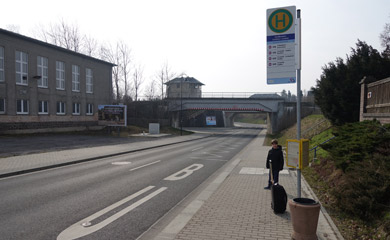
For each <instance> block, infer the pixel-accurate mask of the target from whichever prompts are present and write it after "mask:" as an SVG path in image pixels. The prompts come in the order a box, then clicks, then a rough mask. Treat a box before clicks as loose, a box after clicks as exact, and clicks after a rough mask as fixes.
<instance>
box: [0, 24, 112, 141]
mask: <svg viewBox="0 0 390 240" xmlns="http://www.w3.org/2000/svg"><path fill="white" fill-rule="evenodd" d="M113 66H115V65H114V64H112V63H109V62H105V61H102V60H99V59H96V58H92V57H89V56H86V55H83V54H80V53H76V52H73V51H70V50H67V49H64V48H61V47H58V46H55V45H52V44H48V43H45V42H42V41H39V40H36V39H33V38H30V37H26V36H23V35H20V34H17V33H13V32H10V31H6V30H3V29H0V134H1V133H14V132H18V131H20V130H23V131H24V132H26V130H27V131H28V129H30V130H34V131H53V130H58V129H61V128H69V127H73V128H74V127H78V128H80V127H81V128H85V127H89V126H95V125H97V109H98V105H103V104H111V102H112V101H111V99H112V96H111V95H112V67H113Z"/></svg>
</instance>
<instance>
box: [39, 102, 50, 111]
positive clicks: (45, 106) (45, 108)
mask: <svg viewBox="0 0 390 240" xmlns="http://www.w3.org/2000/svg"><path fill="white" fill-rule="evenodd" d="M48 105H49V104H48V101H39V102H38V113H39V114H48V113H49V110H48Z"/></svg>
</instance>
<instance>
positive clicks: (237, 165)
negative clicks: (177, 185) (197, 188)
mask: <svg viewBox="0 0 390 240" xmlns="http://www.w3.org/2000/svg"><path fill="white" fill-rule="evenodd" d="M264 137H265V130H263V132H262V133H261V134H260V135H258V137H257V138H256V139H255V140H253V141H252V142H251V143H250V144H249V145H248V146H247V148H246V149H244V150H243V151H241V152H240V153H239V154H238V155H237V156H236V157H235V159H233V160H232V161H230V162H229V163H227V165H226V166H225V167H224V169H223V170H222V171H220V173H219V174H218V175H217V176H216V178H214V180H213V181H212V182H211V183H210V184H209V185H208V186H207V187H206V188H205V189H204V190H203V191H202V192H201V193H200V194H199V195H198V196H197V197H195V199H194V200H193V201H192V202H191V203H190V204H188V205H187V206H186V207H185V208H184V209H183V210H182V212H181V213H179V214H178V215H177V216H176V217H175V218H174V219H173V220H172V221H171V222H170V223H169V224H168V225H167V226H166V227H165V228H164V229H163V230H162V231H161V232H160V233H159V234H158V235H157V236H156V237H155V238H154V239H155V240H168V239H171V240H172V239H175V240H191V239H193V240H195V239H196V240H200V239H204V240H209V239H213V240H214V239H221V240H223V239H242V240H244V239H245V240H246V239H248V240H249V239H269V240H271V239H272V240H274V239H291V233H292V224H291V217H290V211H289V208H288V206H287V211H286V212H285V213H284V214H274V213H273V210H272V209H271V191H269V190H264V189H263V187H264V186H266V185H267V183H268V170H267V169H264V167H265V158H266V155H267V153H268V150H269V148H270V147H264V146H263V142H264ZM279 182H280V184H281V185H283V186H284V187H285V189H286V191H287V195H288V198H289V199H292V198H295V197H296V195H297V178H296V171H294V170H288V169H286V168H285V170H283V171H282V172H280V176H279ZM301 196H302V197H308V198H312V199H317V198H316V197H315V195H314V193H313V192H312V191H311V189H310V188H309V186H308V185H307V183H306V182H305V180H304V179H303V178H302V192H301ZM152 228H153V227H152ZM317 236H318V239H332V240H333V239H343V237H342V236H341V234H340V233H339V231H338V229H337V227H336V226H335V225H334V223H333V222H332V220H331V218H330V217H329V215H328V214H327V213H326V211H325V209H321V212H320V218H319V223H318V228H317ZM141 239H146V238H141Z"/></svg>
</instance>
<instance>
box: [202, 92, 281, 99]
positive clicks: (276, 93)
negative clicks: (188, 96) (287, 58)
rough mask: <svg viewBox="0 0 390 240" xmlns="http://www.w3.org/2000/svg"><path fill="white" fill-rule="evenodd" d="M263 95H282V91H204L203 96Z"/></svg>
mask: <svg viewBox="0 0 390 240" xmlns="http://www.w3.org/2000/svg"><path fill="white" fill-rule="evenodd" d="M256 95H261V96H265V97H281V96H282V95H281V93H280V92H263V93H261V92H260V93H259V92H202V98H250V97H256Z"/></svg>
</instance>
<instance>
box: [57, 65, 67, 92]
mask: <svg viewBox="0 0 390 240" xmlns="http://www.w3.org/2000/svg"><path fill="white" fill-rule="evenodd" d="M56 88H57V89H59V90H65V63H64V62H60V61H56Z"/></svg>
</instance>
